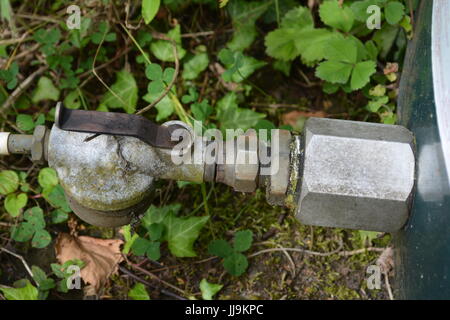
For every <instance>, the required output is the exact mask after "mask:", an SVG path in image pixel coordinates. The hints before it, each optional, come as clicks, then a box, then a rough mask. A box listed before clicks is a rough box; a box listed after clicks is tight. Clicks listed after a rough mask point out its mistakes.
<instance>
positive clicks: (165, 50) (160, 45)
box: [150, 24, 186, 62]
mask: <svg viewBox="0 0 450 320" xmlns="http://www.w3.org/2000/svg"><path fill="white" fill-rule="evenodd" d="M167 36H168V37H169V38H171V39H173V40H174V41H175V43H176V46H177V54H178V59H179V60H181V59H182V58H183V57H184V55H185V54H186V50H184V49H183V47H182V46H181V31H180V25H179V24H177V25H176V26H175V28H173V29H172V30H170V31H169V32H168V33H167ZM150 51H151V52H152V53H153V54H154V55H155V57H156V58H158V59H159V60H161V61H171V62H174V61H175V56H174V55H173V54H174V52H173V46H172V43H170V42H169V41H166V40H157V41H154V42H152V43H151V44H150Z"/></svg>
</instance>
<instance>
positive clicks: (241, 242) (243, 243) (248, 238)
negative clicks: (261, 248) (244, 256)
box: [234, 230, 253, 252]
mask: <svg viewBox="0 0 450 320" xmlns="http://www.w3.org/2000/svg"><path fill="white" fill-rule="evenodd" d="M252 242H253V232H251V231H250V230H242V231H238V232H236V234H235V235H234V249H235V250H236V251H239V252H244V251H247V250H248V249H250V247H251V245H252Z"/></svg>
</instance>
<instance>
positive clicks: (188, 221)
mask: <svg viewBox="0 0 450 320" xmlns="http://www.w3.org/2000/svg"><path fill="white" fill-rule="evenodd" d="M208 219H209V216H203V217H190V218H177V217H176V216H175V215H174V214H173V213H170V214H169V215H168V216H167V217H166V219H164V222H163V223H164V225H165V226H166V230H167V234H166V240H167V242H168V244H169V250H170V252H171V253H172V254H173V255H174V256H176V257H195V256H196V255H197V254H196V253H195V251H194V248H193V245H194V242H195V240H196V239H197V237H198V235H199V233H200V229H201V228H203V226H204V225H205V223H206V221H208Z"/></svg>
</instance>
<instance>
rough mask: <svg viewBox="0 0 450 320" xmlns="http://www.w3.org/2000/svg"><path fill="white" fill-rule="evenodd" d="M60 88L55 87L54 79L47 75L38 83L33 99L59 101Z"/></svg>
mask: <svg viewBox="0 0 450 320" xmlns="http://www.w3.org/2000/svg"><path fill="white" fill-rule="evenodd" d="M58 99H59V89H58V88H56V87H55V85H54V84H53V82H52V80H50V79H49V78H47V77H41V78H40V79H39V81H38V83H37V87H36V89H35V90H34V91H33V94H32V96H31V101H33V102H34V103H38V102H40V101H42V100H53V101H58Z"/></svg>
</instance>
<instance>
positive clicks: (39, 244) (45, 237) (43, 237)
mask: <svg viewBox="0 0 450 320" xmlns="http://www.w3.org/2000/svg"><path fill="white" fill-rule="evenodd" d="M51 241H52V236H51V235H50V233H48V232H47V230H44V229H41V230H37V231H36V233H35V234H34V237H33V239H32V240H31V245H32V246H33V247H34V248H39V249H42V248H45V247H46V246H48V244H49V243H50V242H51Z"/></svg>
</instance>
